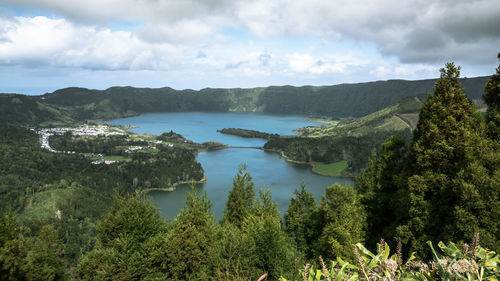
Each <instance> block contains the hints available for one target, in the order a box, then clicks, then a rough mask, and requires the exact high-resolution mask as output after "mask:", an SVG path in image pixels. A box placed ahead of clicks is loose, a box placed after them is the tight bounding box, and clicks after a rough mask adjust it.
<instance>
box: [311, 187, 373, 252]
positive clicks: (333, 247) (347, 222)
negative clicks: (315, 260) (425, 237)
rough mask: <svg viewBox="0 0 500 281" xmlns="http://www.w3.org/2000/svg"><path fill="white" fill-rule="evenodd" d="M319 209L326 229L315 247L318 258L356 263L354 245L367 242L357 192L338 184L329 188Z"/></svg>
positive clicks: (363, 214) (363, 218)
mask: <svg viewBox="0 0 500 281" xmlns="http://www.w3.org/2000/svg"><path fill="white" fill-rule="evenodd" d="M320 208H321V211H322V213H323V220H324V223H325V226H324V228H323V230H322V232H321V236H320V237H319V240H318V244H317V246H316V254H317V256H322V257H323V258H325V259H335V258H337V257H342V258H346V259H348V260H351V261H352V260H354V253H353V251H352V245H353V244H356V243H363V242H364V238H365V233H364V229H365V223H366V215H365V211H364V208H363V206H362V205H361V203H360V202H359V196H358V195H357V193H356V190H355V189H353V188H351V187H350V186H342V185H340V184H338V183H336V184H334V185H332V186H329V187H327V188H326V194H325V197H324V198H322V199H321V207H320Z"/></svg>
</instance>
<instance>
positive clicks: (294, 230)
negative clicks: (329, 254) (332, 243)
mask: <svg viewBox="0 0 500 281" xmlns="http://www.w3.org/2000/svg"><path fill="white" fill-rule="evenodd" d="M293 193H294V194H295V197H292V198H291V199H290V204H289V205H288V209H287V211H286V214H285V215H284V223H285V227H284V230H285V232H286V233H287V234H288V236H289V237H291V238H293V239H294V240H295V244H296V245H297V249H298V250H300V251H302V252H303V253H305V254H306V256H307V257H308V258H312V252H313V251H312V244H313V242H314V238H315V236H316V234H317V233H318V231H317V230H316V229H315V228H314V223H313V222H314V219H313V216H314V215H315V214H316V213H317V212H318V211H319V209H318V207H317V205H316V199H315V198H314V195H313V194H312V193H310V192H308V191H307V190H306V185H305V183H304V182H302V183H301V184H300V191H299V190H297V189H296V190H295V191H294V192H293Z"/></svg>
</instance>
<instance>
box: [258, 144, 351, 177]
mask: <svg viewBox="0 0 500 281" xmlns="http://www.w3.org/2000/svg"><path fill="white" fill-rule="evenodd" d="M263 150H264V151H269V152H275V153H279V154H280V155H281V157H283V158H284V159H285V160H286V161H287V162H290V163H295V164H303V165H308V166H309V167H310V168H311V172H312V173H314V174H316V175H320V176H324V177H330V178H348V179H354V178H355V177H351V176H347V175H340V176H330V175H324V174H321V173H318V172H317V171H315V170H314V164H315V162H305V161H298V160H292V159H290V158H288V156H286V155H285V154H284V153H283V151H277V150H274V149H263Z"/></svg>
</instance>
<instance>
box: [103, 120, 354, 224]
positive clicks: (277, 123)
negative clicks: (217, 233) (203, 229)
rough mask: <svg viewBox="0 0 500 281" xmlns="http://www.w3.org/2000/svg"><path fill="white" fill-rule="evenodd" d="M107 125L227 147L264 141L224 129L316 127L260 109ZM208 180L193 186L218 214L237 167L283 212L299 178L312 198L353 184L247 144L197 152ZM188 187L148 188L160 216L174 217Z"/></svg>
mask: <svg viewBox="0 0 500 281" xmlns="http://www.w3.org/2000/svg"><path fill="white" fill-rule="evenodd" d="M107 123H110V124H115V125H124V126H136V127H137V128H134V129H132V131H133V132H135V133H146V134H155V135H160V134H162V133H163V132H168V131H170V130H172V131H174V132H176V133H179V134H181V135H183V136H184V137H186V138H187V139H190V140H193V141H195V142H206V141H218V142H221V143H224V144H227V145H231V146H247V147H255V146H263V145H264V143H265V142H266V140H264V139H249V138H242V137H237V136H232V135H225V134H221V133H218V132H217V130H219V129H223V128H242V129H252V130H257V131H261V132H266V133H277V134H280V135H294V134H295V133H294V132H293V130H294V129H297V128H301V127H306V126H316V125H319V123H313V122H309V121H307V120H306V117H305V116H298V115H277V114H265V113H240V112H225V113H211V112H175V113H149V114H143V115H139V116H135V117H129V118H122V119H115V120H111V121H107ZM197 160H198V162H200V163H201V165H202V167H203V169H204V171H205V177H207V178H208V181H207V182H205V183H202V184H197V185H195V186H194V188H195V189H196V190H199V191H206V193H207V196H208V197H209V198H210V200H211V201H212V203H213V211H214V213H215V215H216V217H217V218H220V217H221V216H222V212H223V210H224V207H225V203H226V200H227V195H228V193H229V190H230V189H231V188H232V180H233V177H234V176H235V175H236V174H237V172H238V166H239V165H241V164H242V163H245V164H246V165H247V171H249V173H250V175H251V176H252V179H253V181H254V183H255V189H256V193H258V190H259V189H269V190H271V193H272V197H273V200H274V201H276V202H277V203H278V209H279V210H280V211H281V212H282V213H284V212H285V211H286V209H287V207H288V204H289V203H290V198H291V197H292V196H293V191H294V190H295V189H297V188H300V183H301V182H302V181H303V182H304V183H305V184H306V185H307V188H308V190H309V191H311V192H312V193H313V194H314V195H315V197H316V198H317V199H319V198H320V197H321V196H322V195H323V194H324V190H325V187H327V186H329V185H332V184H333V183H335V182H339V183H341V184H347V185H352V184H353V181H352V180H351V179H348V178H335V177H325V176H320V175H317V174H314V173H312V172H311V169H310V167H309V165H304V164H295V163H290V162H287V161H286V160H285V159H284V158H282V157H281V156H280V155H279V154H278V153H274V152H266V151H263V150H259V149H250V148H229V149H223V150H216V151H208V152H202V153H200V154H198V156H197ZM192 188H193V187H191V186H190V185H179V186H178V187H177V188H176V190H175V191H172V192H165V191H152V192H150V193H148V195H149V196H150V197H151V199H152V201H153V202H154V203H155V204H156V205H157V206H158V208H159V209H160V212H161V213H162V215H164V216H166V217H167V218H169V219H173V218H174V217H175V215H176V214H177V213H178V212H179V211H180V210H181V209H182V207H183V206H184V199H185V198H186V196H187V192H189V191H190V190H191V189H192Z"/></svg>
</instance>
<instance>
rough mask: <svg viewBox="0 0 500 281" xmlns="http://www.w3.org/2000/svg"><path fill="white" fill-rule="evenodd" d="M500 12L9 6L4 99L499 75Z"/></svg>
mask: <svg viewBox="0 0 500 281" xmlns="http://www.w3.org/2000/svg"><path fill="white" fill-rule="evenodd" d="M498 52H500V1H498V0H466V1H463V0H451V1H450V0H442V1H425V0H413V1H409V0H408V1H407V0H369V1H363V0H360V1H352V0H300V1H299V0H249V1H247V0H85V1H78V0H0V92H3V93H23V94H43V93H46V92H52V91H54V90H57V89H60V88H65V87H73V86H76V87H86V88H92V89H106V88H108V87H111V86H135V87H151V88H156V87H165V86H168V87H172V88H175V89H201V88H206V87H210V88H236V87H238V88H249V87H261V86H270V85H295V86H301V85H334V84H340V83H358V82H367V81H375V80H388V79H408V80H417V79H426V78H435V77H438V76H439V69H440V68H441V67H443V66H444V64H445V63H446V62H450V61H453V62H455V63H456V64H458V65H460V66H461V67H462V77H475V76H484V75H491V74H493V73H494V72H495V68H496V66H498V61H497V59H496V55H497V53H498Z"/></svg>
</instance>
